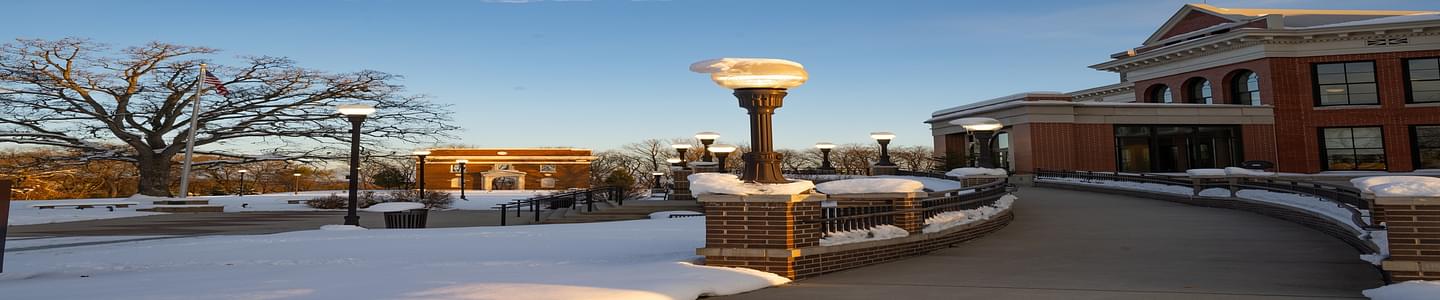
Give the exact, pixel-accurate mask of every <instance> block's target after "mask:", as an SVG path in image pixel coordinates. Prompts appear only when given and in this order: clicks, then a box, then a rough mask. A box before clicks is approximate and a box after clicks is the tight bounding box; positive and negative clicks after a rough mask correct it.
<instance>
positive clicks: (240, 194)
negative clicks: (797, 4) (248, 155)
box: [235, 169, 250, 197]
mask: <svg viewBox="0 0 1440 300" xmlns="http://www.w3.org/2000/svg"><path fill="white" fill-rule="evenodd" d="M236 172H240V191H237V192H235V196H236V197H244V196H245V173H250V170H246V169H240V170H239V171H236Z"/></svg>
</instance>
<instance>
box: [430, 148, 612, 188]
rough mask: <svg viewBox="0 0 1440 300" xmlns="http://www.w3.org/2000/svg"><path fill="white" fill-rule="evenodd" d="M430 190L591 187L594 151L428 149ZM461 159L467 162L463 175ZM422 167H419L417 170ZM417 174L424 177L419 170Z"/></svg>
mask: <svg viewBox="0 0 1440 300" xmlns="http://www.w3.org/2000/svg"><path fill="white" fill-rule="evenodd" d="M428 150H429V151H430V155H429V156H428V157H426V162H425V168H424V172H423V174H424V176H425V188H427V189H459V188H461V183H460V182H461V180H460V178H461V176H465V180H464V182H465V183H464V187H465V189H471V190H487V191H488V190H563V189H570V188H589V187H590V162H591V161H594V160H595V156H593V155H591V154H592V153H591V152H592V151H591V150H590V149H578V148H436V149H428ZM458 160H466V161H467V162H466V163H465V168H464V172H463V173H462V172H461V168H460V164H459V163H457V161H458ZM417 168H418V167H417ZM416 174H421V172H419V170H417V172H416Z"/></svg>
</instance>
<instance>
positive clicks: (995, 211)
mask: <svg viewBox="0 0 1440 300" xmlns="http://www.w3.org/2000/svg"><path fill="white" fill-rule="evenodd" d="M1017 199H1020V198H1019V197H1015V195H1010V194H1007V195H1004V196H1000V199H998V200H995V204H992V205H986V206H981V207H978V208H975V209H967V210H960V211H949V212H943V213H939V214H936V215H934V216H931V217H929V218H926V219H925V228H924V229H922V230H921V232H924V233H934V232H940V231H943V230H946V229H950V228H953V227H956V226H960V225H965V224H970V223H975V222H980V221H984V220H989V219H990V218H993V217H995V216H997V215H1000V213H1003V212H1005V211H1007V210H1010V207H1011V206H1012V205H1014V204H1015V200H1017Z"/></svg>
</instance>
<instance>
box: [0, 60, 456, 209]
mask: <svg viewBox="0 0 1440 300" xmlns="http://www.w3.org/2000/svg"><path fill="white" fill-rule="evenodd" d="M215 53H217V50H215V49H212V48H206V47H195V46H183V45H175V44H167V43H161V42H152V43H149V44H146V45H143V46H136V47H129V48H124V49H122V50H119V51H112V50H111V49H110V48H108V47H107V46H105V45H102V44H98V43H94V42H91V41H88V40H85V39H77V38H67V39H61V40H42V39H17V40H16V42H15V43H10V44H5V45H3V46H0V143H16V144H31V145H47V146H56V147H63V148H69V149H75V150H79V151H82V152H84V153H85V154H86V156H85V157H84V158H83V159H82V160H112V161H122V162H129V163H132V164H134V165H135V168H136V169H137V170H138V175H139V180H137V183H136V185H137V188H138V191H139V192H140V193H141V194H145V195H152V196H164V195H169V194H170V191H169V189H168V187H169V184H170V182H171V180H172V179H173V178H174V177H175V176H173V174H172V171H171V170H172V168H171V165H172V164H173V163H174V160H175V156H176V155H177V154H179V153H181V152H182V151H184V149H185V144H186V142H187V138H186V135H185V134H182V133H184V132H186V131H187V130H188V124H189V122H190V118H198V119H197V121H198V124H199V130H197V131H198V132H199V133H198V135H197V136H196V138H195V141H194V143H195V145H196V147H197V150H196V154H204V155H211V156H216V157H221V158H224V159H216V160H210V161H206V162H204V163H203V164H238V163H249V162H256V161H273V160H292V159H297V158H302V157H316V158H326V157H332V156H334V155H329V154H327V151H333V149H325V147H322V145H325V144H326V143H331V144H337V145H343V144H345V143H348V142H349V139H350V138H349V134H348V131H349V124H347V123H346V121H345V120H344V119H343V118H340V117H337V116H336V114H335V111H334V106H335V105H337V104H341V103H347V102H364V103H370V104H372V105H374V106H375V107H376V108H377V109H378V110H379V111H378V112H377V113H376V114H375V115H372V116H371V118H370V120H368V121H367V122H366V126H365V127H364V129H362V132H361V133H362V134H364V135H365V136H366V139H364V141H365V142H367V146H369V147H378V146H381V145H383V144H384V143H385V142H387V141H389V142H393V141H404V142H419V141H420V140H426V141H436V140H437V139H436V138H437V137H440V136H444V134H445V133H446V132H448V131H450V130H453V129H455V128H456V127H455V126H453V125H450V124H449V119H450V118H449V113H448V112H446V111H445V109H444V107H442V106H440V105H437V104H433V103H431V102H429V101H427V100H426V99H424V98H423V97H419V96H414V95H406V94H405V93H404V87H403V86H401V85H399V84H396V83H395V81H397V80H399V76H397V75H392V74H387V73H383V72H379V71H372V70H364V71H358V72H351V73H327V72H323V71H318V70H313V69H306V68H302V67H299V66H296V65H295V63H294V62H293V61H291V60H289V59H286V58H281V57H269V56H254V57H241V58H240V62H238V63H237V64H235V65H233V66H216V67H215V68H214V69H213V70H214V72H213V73H215V74H216V76H217V77H220V78H222V80H224V81H223V82H222V84H224V85H225V86H226V87H227V88H228V89H229V90H230V91H231V92H230V94H229V96H226V97H219V96H210V97H206V101H202V111H204V112H203V113H201V114H200V115H198V116H194V115H191V114H190V113H189V112H190V109H189V107H190V106H191V103H193V102H194V101H198V100H199V98H200V97H199V96H197V95H196V93H194V91H195V90H196V87H197V85H199V84H201V82H200V80H198V77H199V76H198V75H199V72H198V69H199V66H200V64H201V63H203V62H206V60H205V59H204V58H203V57H204V56H208V55H212V54H215ZM203 88H208V87H203ZM106 143H114V144H121V145H125V148H124V149H119V150H117V149H114V148H109V147H104V146H103V145H105V144H106ZM242 143H247V144H256V145H264V147H265V148H267V149H264V150H263V151H247V152H260V153H248V154H247V153H240V152H236V151H226V150H224V149H220V148H219V146H223V145H236V144H242ZM333 153H344V152H343V151H334V152H333Z"/></svg>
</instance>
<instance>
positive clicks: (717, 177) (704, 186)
mask: <svg viewBox="0 0 1440 300" xmlns="http://www.w3.org/2000/svg"><path fill="white" fill-rule="evenodd" d="M686 178H689V179H690V194H691V195H695V196H700V195H704V194H725V195H739V196H745V195H799V194H802V193H805V192H807V191H810V190H811V189H814V188H815V183H813V182H810V181H809V180H795V181H793V182H790V183H781V184H760V183H745V182H743V181H740V178H739V177H736V176H735V175H732V174H721V173H696V174H691V175H690V176H689V177H686Z"/></svg>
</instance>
